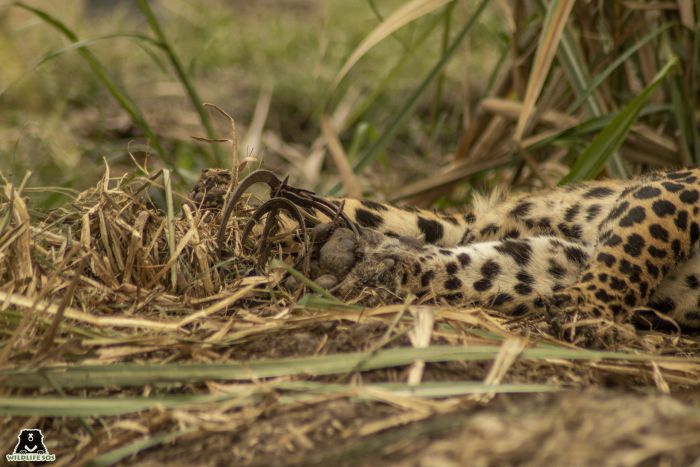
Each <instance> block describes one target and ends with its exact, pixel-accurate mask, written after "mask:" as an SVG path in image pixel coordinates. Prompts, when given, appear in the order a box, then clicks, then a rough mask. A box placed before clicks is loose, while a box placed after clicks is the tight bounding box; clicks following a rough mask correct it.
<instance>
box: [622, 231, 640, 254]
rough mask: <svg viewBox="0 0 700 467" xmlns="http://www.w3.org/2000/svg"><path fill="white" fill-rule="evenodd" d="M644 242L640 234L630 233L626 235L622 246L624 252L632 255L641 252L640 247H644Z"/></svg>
mask: <svg viewBox="0 0 700 467" xmlns="http://www.w3.org/2000/svg"><path fill="white" fill-rule="evenodd" d="M644 245H645V242H644V239H643V238H642V236H641V235H639V234H632V235H630V236H629V237H627V243H626V244H625V246H624V247H623V248H624V250H625V253H627V254H628V255H632V256H639V255H641V254H642V249H643V248H644Z"/></svg>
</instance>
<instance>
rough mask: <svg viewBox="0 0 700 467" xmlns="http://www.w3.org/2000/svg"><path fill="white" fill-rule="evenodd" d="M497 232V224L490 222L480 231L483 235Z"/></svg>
mask: <svg viewBox="0 0 700 467" xmlns="http://www.w3.org/2000/svg"><path fill="white" fill-rule="evenodd" d="M496 232H498V226H497V225H496V224H489V225H487V226H486V227H484V228H483V229H481V230H480V231H479V233H480V234H481V236H482V237H487V236H490V235H494V234H495V233H496Z"/></svg>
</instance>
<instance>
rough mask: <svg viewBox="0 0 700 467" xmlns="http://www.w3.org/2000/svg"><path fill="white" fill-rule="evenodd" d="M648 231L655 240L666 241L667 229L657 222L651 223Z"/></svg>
mask: <svg viewBox="0 0 700 467" xmlns="http://www.w3.org/2000/svg"><path fill="white" fill-rule="evenodd" d="M649 233H650V234H651V236H652V237H653V238H655V239H656V240H659V241H662V242H664V243H667V242H668V230H666V229H665V228H664V227H663V226H661V225H659V224H651V225H650V226H649Z"/></svg>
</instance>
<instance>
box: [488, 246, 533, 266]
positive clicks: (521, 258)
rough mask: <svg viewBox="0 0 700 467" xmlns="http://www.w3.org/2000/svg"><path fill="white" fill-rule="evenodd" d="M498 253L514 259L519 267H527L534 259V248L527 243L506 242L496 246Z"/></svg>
mask: <svg viewBox="0 0 700 467" xmlns="http://www.w3.org/2000/svg"><path fill="white" fill-rule="evenodd" d="M495 249H496V251H498V252H499V253H503V254H506V255H508V256H510V257H511V258H513V261H515V262H516V263H517V264H518V265H519V266H526V265H527V264H529V263H530V258H531V257H532V247H531V246H530V245H529V244H528V243H527V242H525V241H513V240H506V241H505V242H503V243H502V244H500V245H498V246H496V248H495Z"/></svg>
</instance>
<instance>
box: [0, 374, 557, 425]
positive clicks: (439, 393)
mask: <svg viewBox="0 0 700 467" xmlns="http://www.w3.org/2000/svg"><path fill="white" fill-rule="evenodd" d="M272 388H274V389H276V390H278V391H285V392H283V393H280V395H279V396H278V400H279V401H280V402H282V403H291V402H296V401H298V400H299V399H300V398H304V397H313V396H314V395H318V394H337V393H341V392H348V391H351V390H352V389H353V388H354V386H353V385H350V384H325V383H314V382H303V381H302V382H298V383H297V382H295V383H288V382H280V383H269V384H264V385H260V386H259V387H251V386H250V385H246V386H243V387H242V388H241V391H238V392H227V393H226V394H204V395H180V396H162V397H88V398H85V397H60V398H59V397H39V396H34V397H2V398H0V415H3V416H11V417H112V416H117V415H126V414H130V413H136V412H142V411H144V410H151V409H155V408H163V409H172V408H200V409H201V408H205V407H207V406H209V407H211V406H216V405H218V404H221V403H225V404H226V406H227V407H228V408H229V409H230V408H233V407H243V406H245V405H249V404H253V403H255V402H256V401H257V398H258V397H259V396H264V395H265V394H269V391H270V389H272ZM373 388H376V389H381V390H383V391H387V392H393V393H396V394H399V395H404V396H412V397H422V398H426V399H432V398H441V397H454V396H463V395H466V394H484V393H498V394H505V393H511V394H513V393H535V392H555V391H559V390H561V387H560V386H557V385H552V384H499V385H490V384H485V383H483V382H481V381H438V382H426V383H421V384H415V385H411V384H406V383H378V384H366V385H363V389H370V390H371V389H373ZM290 391H293V393H292V394H290V393H289V392H290Z"/></svg>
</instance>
